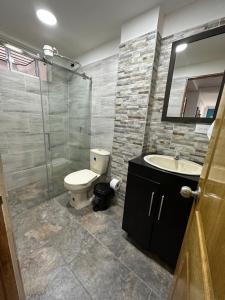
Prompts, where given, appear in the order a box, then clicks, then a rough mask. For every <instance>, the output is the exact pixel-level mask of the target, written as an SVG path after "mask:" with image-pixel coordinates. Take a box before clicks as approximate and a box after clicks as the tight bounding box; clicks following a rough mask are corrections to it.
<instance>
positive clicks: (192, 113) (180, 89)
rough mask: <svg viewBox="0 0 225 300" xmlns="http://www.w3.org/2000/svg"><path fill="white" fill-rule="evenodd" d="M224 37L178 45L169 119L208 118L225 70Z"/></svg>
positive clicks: (212, 114) (215, 101) (210, 115)
mask: <svg viewBox="0 0 225 300" xmlns="http://www.w3.org/2000/svg"><path fill="white" fill-rule="evenodd" d="M224 49H225V34H220V35H216V36H213V37H209V38H206V39H202V40H198V41H195V42H192V43H189V44H186V43H183V44H180V45H178V46H176V49H175V51H176V59H175V66H174V72H173V77H172V83H171V89H170V97H169V103H168V108H167V117H179V118H198V119H199V118H209V119H212V118H213V117H214V112H215V108H216V104H217V100H218V96H219V91H220V87H221V83H222V80H223V74H224V69H225V51H224Z"/></svg>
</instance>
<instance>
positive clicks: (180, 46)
mask: <svg viewBox="0 0 225 300" xmlns="http://www.w3.org/2000/svg"><path fill="white" fill-rule="evenodd" d="M186 48H187V44H186V43H184V44H180V45H178V46H177V47H176V52H177V53H178V52H182V51H184V50H185V49H186Z"/></svg>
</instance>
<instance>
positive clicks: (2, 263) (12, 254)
mask: <svg viewBox="0 0 225 300" xmlns="http://www.w3.org/2000/svg"><path fill="white" fill-rule="evenodd" d="M0 299H1V300H23V299H25V295H24V290H23V284H22V280H21V275H20V270H19V265H18V261H17V257H16V251H15V245H14V240H13V234H12V227H11V222H10V218H9V213H8V209H7V203H6V192H5V187H4V180H3V172H2V163H1V160H0Z"/></svg>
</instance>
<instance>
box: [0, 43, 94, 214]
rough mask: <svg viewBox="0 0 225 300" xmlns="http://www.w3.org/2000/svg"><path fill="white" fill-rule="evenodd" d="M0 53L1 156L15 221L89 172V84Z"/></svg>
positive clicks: (72, 75) (64, 72) (61, 69)
mask: <svg viewBox="0 0 225 300" xmlns="http://www.w3.org/2000/svg"><path fill="white" fill-rule="evenodd" d="M1 51H2V53H3V51H4V49H3V47H2V48H1V49H0V139H1V142H0V154H1V159H2V162H3V171H4V175H5V181H6V186H7V191H8V201H9V204H10V208H11V209H10V210H11V214H12V215H16V214H19V213H22V212H24V211H26V210H28V209H30V208H32V207H34V206H37V205H38V204H40V203H41V202H43V201H46V200H48V199H50V198H52V197H55V196H57V195H59V194H61V193H63V192H64V191H65V190H64V184H63V179H64V177H65V175H67V174H69V173H70V172H73V171H76V170H79V169H82V168H88V167H89V149H90V119H91V118H90V117H91V115H90V114H91V112H90V101H91V80H90V79H88V78H84V77H82V76H80V75H78V74H76V73H75V72H73V71H71V70H68V69H66V68H64V67H61V66H57V65H55V64H54V63H53V64H46V63H44V62H42V61H37V60H35V59H31V58H28V57H27V56H24V58H23V57H22V55H20V56H18V55H17V56H16V55H15V54H14V58H13V60H12V59H11V60H7V55H6V54H5V56H4V57H3V55H2V56H1ZM1 62H4V63H1ZM12 62H13V65H12Z"/></svg>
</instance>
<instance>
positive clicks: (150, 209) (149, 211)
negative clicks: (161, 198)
mask: <svg viewBox="0 0 225 300" xmlns="http://www.w3.org/2000/svg"><path fill="white" fill-rule="evenodd" d="M154 195H155V192H152V195H151V200H150V205H149V210H148V216H149V217H150V215H151V211H152V204H153V199H154Z"/></svg>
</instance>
